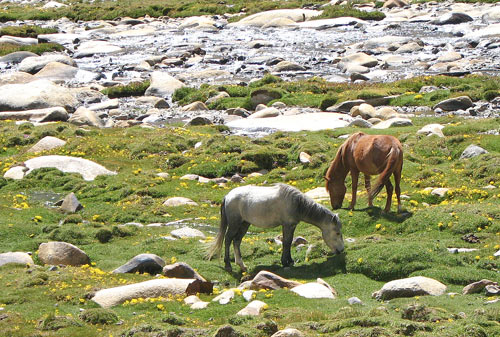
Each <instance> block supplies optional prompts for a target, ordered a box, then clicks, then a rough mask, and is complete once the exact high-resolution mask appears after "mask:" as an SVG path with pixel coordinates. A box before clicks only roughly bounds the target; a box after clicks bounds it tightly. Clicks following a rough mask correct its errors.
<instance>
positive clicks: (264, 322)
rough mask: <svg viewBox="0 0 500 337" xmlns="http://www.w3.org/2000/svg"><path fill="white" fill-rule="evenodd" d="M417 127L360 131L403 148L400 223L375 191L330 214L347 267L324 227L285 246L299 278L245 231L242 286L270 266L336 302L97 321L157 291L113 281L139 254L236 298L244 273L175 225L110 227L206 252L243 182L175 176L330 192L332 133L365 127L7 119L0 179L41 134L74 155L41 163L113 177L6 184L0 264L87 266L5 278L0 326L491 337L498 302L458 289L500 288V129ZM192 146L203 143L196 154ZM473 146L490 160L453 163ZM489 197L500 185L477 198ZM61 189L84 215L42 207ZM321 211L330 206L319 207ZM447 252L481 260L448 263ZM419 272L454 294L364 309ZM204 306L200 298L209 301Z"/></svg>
mask: <svg viewBox="0 0 500 337" xmlns="http://www.w3.org/2000/svg"><path fill="white" fill-rule="evenodd" d="M413 121H414V124H415V125H414V126H412V127H402V128H394V129H389V130H384V131H380V130H379V131H377V130H366V132H368V133H375V132H384V133H387V134H392V135H395V136H396V137H398V138H399V139H400V140H401V142H402V144H403V147H404V151H405V162H404V168H403V180H402V193H403V194H404V195H405V196H406V197H405V198H404V200H403V208H404V212H403V213H401V214H396V213H395V212H394V211H395V206H394V205H393V208H392V211H393V212H391V213H390V214H382V213H381V208H380V207H382V206H383V204H385V195H384V193H381V195H380V196H379V197H378V198H377V200H376V201H375V205H376V207H374V208H367V199H366V192H365V191H364V189H363V188H359V192H358V203H357V206H356V209H355V210H354V211H349V210H347V209H346V208H343V209H340V210H339V211H338V213H339V216H340V219H341V221H342V222H343V225H344V227H343V233H344V238H345V239H347V238H349V240H348V241H346V254H345V256H330V255H329V254H328V253H327V250H328V249H327V247H326V245H325V243H324V242H323V241H322V239H321V233H320V231H319V230H318V229H317V228H315V227H314V226H311V225H308V224H305V223H302V224H300V225H299V226H298V228H297V231H296V233H295V235H296V236H298V235H301V236H303V237H305V238H306V239H307V240H308V241H309V243H310V244H314V245H315V246H316V248H315V249H312V250H311V252H310V253H308V254H307V255H306V250H305V249H302V250H297V249H296V248H292V256H293V258H294V259H295V261H296V262H295V266H294V267H292V268H282V267H281V265H280V254H281V247H280V246H278V245H277V244H275V243H271V241H270V240H268V239H271V238H274V237H276V236H277V235H279V234H280V230H279V229H278V228H276V229H272V230H262V229H258V228H255V227H250V230H249V233H248V234H247V235H246V236H245V238H244V241H243V243H242V246H241V247H242V254H243V260H244V261H245V263H246V264H247V266H248V267H249V274H250V275H254V274H256V273H257V272H258V271H260V270H269V271H272V272H274V273H277V274H279V275H281V276H283V277H286V278H291V279H295V280H299V281H302V282H307V281H314V280H316V278H317V277H321V278H323V279H324V280H326V281H327V282H328V283H329V284H331V285H332V286H333V287H334V288H335V289H336V290H337V291H338V293H339V297H338V299H335V300H310V299H304V298H300V297H298V296H297V295H295V294H293V293H291V292H290V291H287V290H279V291H267V292H259V293H258V295H257V299H259V300H262V301H265V302H266V303H267V304H268V305H269V308H268V309H267V310H266V311H265V312H264V314H263V315H262V316H261V317H257V318H241V317H238V316H235V314H236V312H238V311H239V310H240V309H241V308H243V307H244V306H245V305H246V304H245V301H244V300H243V298H242V297H241V296H237V297H236V299H235V300H233V301H232V302H231V303H230V304H228V305H225V306H222V305H219V304H210V305H209V306H208V308H207V309H205V310H200V311H193V310H191V309H189V307H188V306H186V305H183V304H182V298H170V299H165V301H160V299H149V300H147V299H138V300H137V301H132V302H130V303H128V304H126V305H122V306H117V307H114V308H112V309H110V310H107V311H102V310H98V309H97V307H98V306H97V305H96V304H95V303H93V302H92V301H91V300H89V297H90V294H91V293H92V292H93V291H96V290H98V289H103V288H108V287H113V286H118V285H123V284H130V283H136V282H140V281H145V280H149V279H152V278H153V276H151V275H147V274H146V275H139V274H130V275H129V274H127V275H123V274H121V275H118V274H111V273H110V271H111V270H113V269H115V268H117V267H119V266H120V265H122V264H124V263H125V262H126V261H128V260H129V259H130V258H132V257H133V256H135V255H137V254H140V253H153V254H157V255H159V256H160V257H162V258H163V259H164V260H166V261H167V263H171V262H175V261H182V262H186V263H188V264H190V265H191V266H192V267H193V268H195V269H196V270H198V272H199V273H200V274H202V275H203V276H204V277H206V278H207V279H210V280H212V281H216V292H219V291H222V290H223V289H225V288H231V287H235V286H237V285H238V284H239V283H240V279H241V278H242V277H248V275H242V274H241V273H240V272H239V269H238V268H237V267H236V266H234V272H233V273H232V274H230V273H227V272H225V271H224V269H223V261H222V260H213V261H206V260H204V258H203V257H204V250H203V245H204V244H203V243H202V242H199V241H198V239H190V240H177V241H168V240H165V239H163V237H165V236H168V235H169V233H170V231H171V230H172V229H173V227H172V226H163V227H143V228H137V227H134V226H125V227H120V226H118V225H120V224H124V223H127V222H140V223H142V224H149V223H157V222H161V223H166V222H172V221H177V220H182V219H187V220H186V221H185V224H186V225H188V226H192V227H194V228H198V229H201V230H202V231H204V232H205V233H206V234H207V235H208V236H209V238H208V239H207V240H206V241H210V239H211V237H213V236H215V234H216V232H217V228H218V224H219V210H220V202H221V200H222V198H223V196H224V195H225V194H226V193H227V192H228V191H229V190H230V189H232V188H234V187H236V186H239V185H240V184H237V183H231V182H230V183H228V184H226V185H225V186H219V185H216V184H213V183H207V184H202V183H199V182H196V181H188V180H181V179H180V177H181V176H183V175H184V174H188V173H193V174H199V175H202V176H205V177H209V178H212V177H220V176H226V177H229V176H231V175H232V174H234V173H240V174H242V175H246V174H248V173H251V172H257V171H260V170H267V171H268V173H266V174H264V175H263V176H260V177H254V178H246V179H245V182H244V183H243V184H271V183H274V182H284V183H288V184H291V185H294V186H296V187H297V188H299V189H300V190H302V191H307V190H309V189H312V188H316V187H318V186H323V185H324V181H323V175H324V173H325V170H326V169H327V167H328V164H329V162H330V160H331V159H332V158H333V157H334V155H335V153H336V150H337V149H338V147H339V145H340V144H342V142H343V140H342V139H339V138H338V136H340V135H344V134H348V133H352V132H356V131H359V129H355V128H347V129H336V130H326V131H321V132H298V133H284V132H278V133H275V134H273V135H270V136H267V137H264V138H259V139H248V138H244V137H239V136H233V135H230V134H228V133H227V128H225V127H222V126H203V127H201V126H200V127H187V128H184V127H181V126H175V125H174V126H169V127H166V128H160V129H145V128H141V127H132V128H128V129H94V128H80V127H77V126H74V125H70V124H67V123H54V124H49V125H45V126H38V127H35V126H33V125H32V124H30V123H26V124H22V125H16V124H15V123H14V122H13V121H2V122H0V129H1V131H2V132H1V136H0V144H1V147H0V162H1V163H0V171H2V172H5V171H6V170H7V169H8V168H9V167H11V166H13V165H15V164H16V163H21V162H23V161H24V160H27V159H28V158H31V157H34V156H35V155H33V154H28V153H27V152H26V151H27V149H29V148H30V147H31V146H32V145H33V144H34V143H36V142H37V141H38V140H39V139H41V138H42V137H44V136H48V135H50V136H55V137H58V138H61V139H64V140H66V141H67V144H66V145H65V146H64V147H62V148H59V149H55V150H51V151H49V152H46V153H42V154H44V155H45V154H59V155H68V156H77V157H82V158H86V159H90V160H93V161H95V162H97V163H99V164H101V165H104V166H105V167H106V168H108V169H110V170H114V171H117V172H118V174H117V175H115V176H100V177H98V178H96V179H95V180H94V181H84V180H83V179H82V178H81V176H80V175H78V174H64V173H61V172H59V171H58V170H55V169H40V170H36V171H34V172H32V173H31V174H29V175H28V176H26V177H25V178H24V179H23V180H18V181H14V180H6V179H4V178H0V191H1V193H0V237H1V238H2V240H0V252H9V251H29V252H33V258H34V260H35V263H39V260H38V259H37V254H36V252H37V249H38V246H39V244H40V243H43V242H47V241H66V242H70V243H73V244H75V245H77V246H78V247H80V248H81V249H83V250H84V251H85V252H86V253H87V254H88V255H89V256H90V258H91V261H92V264H91V265H86V266H83V267H62V268H59V269H58V270H57V271H49V270H48V266H23V265H4V266H2V267H0V287H1V289H2V292H1V293H0V308H3V310H1V311H0V330H1V331H3V335H4V336H68V335H71V336H181V335H182V336H206V335H212V334H214V333H215V331H216V330H217V328H218V327H220V326H222V325H226V324H231V325H232V326H233V327H235V329H236V330H237V331H238V332H240V333H241V336H266V335H270V334H271V333H270V331H272V328H273V327H278V328H284V327H287V326H290V327H295V328H298V329H300V330H301V331H303V332H304V333H305V334H306V335H309V336H316V335H322V336H394V335H407V336H437V335H439V336H495V335H498V333H499V331H500V309H499V305H498V303H497V304H485V302H486V301H488V300H494V299H495V298H496V297H492V298H487V297H486V296H484V295H483V294H476V295H467V296H462V295H461V291H462V288H463V286H464V285H466V284H468V283H470V282H473V281H477V280H480V279H483V278H487V279H491V280H497V281H498V280H499V277H498V275H499V274H498V258H495V257H494V256H493V254H494V253H495V252H496V251H497V250H498V249H500V246H499V244H500V213H499V212H498V209H499V205H500V202H499V197H500V192H499V190H498V186H499V182H500V169H499V167H500V142H499V141H498V136H495V135H491V134H488V131H490V130H498V129H499V128H500V120H499V119H461V118H458V117H449V116H444V117H433V118H430V117H427V118H424V117H421V118H414V119H413ZM429 123H441V124H443V125H445V128H444V129H443V132H444V134H445V138H437V137H425V136H419V135H417V134H416V131H417V130H418V129H419V128H420V127H422V126H423V125H426V124H429ZM198 142H201V144H202V145H201V146H199V147H195V146H194V145H195V144H196V143H198ZM469 144H477V145H480V146H482V147H483V148H485V149H486V150H488V151H489V153H488V154H485V155H481V156H479V157H476V158H472V159H467V160H460V159H459V157H460V154H461V152H462V151H463V150H464V149H465V148H466V147H467V146H468V145H469ZM301 151H304V152H307V153H309V154H311V155H312V158H313V161H312V163H310V164H308V165H304V164H301V163H300V161H299V160H298V157H299V153H300V152H301ZM38 155H41V154H38ZM159 172H167V173H169V174H170V178H160V177H159V176H157V173H159ZM347 184H348V185H349V184H350V181H349V178H348V180H347ZM487 185H493V186H495V187H496V188H495V189H485V188H484V187H485V186H487ZM426 187H447V188H450V191H449V193H448V194H447V195H446V197H444V198H442V199H440V198H437V197H435V196H433V195H431V194H430V193H428V192H427V191H425V188H426ZM348 188H349V186H348ZM348 191H349V189H348ZM70 192H74V193H75V194H76V195H77V197H78V199H79V200H80V202H81V203H82V204H83V205H84V207H85V208H84V209H83V210H81V211H79V212H78V213H76V214H64V213H62V212H60V211H59V210H58V209H57V208H54V207H49V206H47V205H46V201H47V200H48V199H49V198H51V197H52V198H55V199H59V198H62V197H64V196H65V195H66V194H68V193H70ZM173 196H184V197H188V198H191V199H193V200H194V201H196V202H198V204H199V205H198V206H183V207H166V206H163V205H162V203H163V202H164V201H165V200H166V199H167V198H169V197H173ZM349 197H350V195H349V194H348V196H347V198H346V200H344V207H347V205H348V202H349ZM325 205H326V206H327V207H330V206H329V203H328V202H325ZM467 234H474V235H475V236H476V237H477V238H479V241H480V242H479V243H468V242H466V241H464V240H463V239H462V237H463V236H464V235H467ZM351 239H353V240H351ZM449 247H460V248H462V247H463V248H477V249H478V250H477V251H475V252H471V253H460V254H451V253H449V252H448V251H447V248H449ZM415 275H423V276H428V277H432V278H435V279H437V280H439V281H441V282H443V283H445V284H446V285H447V286H448V291H449V292H450V293H456V294H455V295H443V296H440V297H425V296H422V297H415V298H405V299H394V300H391V301H389V302H379V301H376V300H374V299H372V298H371V293H372V292H374V291H376V290H378V289H380V287H381V286H382V285H383V284H384V282H385V281H389V280H393V279H397V278H402V277H408V276H415ZM352 296H357V297H359V298H360V299H361V300H362V301H363V303H364V305H363V306H350V305H349V304H348V303H347V299H348V298H350V297H352ZM212 297H213V295H201V298H202V299H204V300H210V299H211V298H212ZM80 309H85V310H86V311H85V314H81V312H80V311H81V310H80ZM90 309H91V310H90Z"/></svg>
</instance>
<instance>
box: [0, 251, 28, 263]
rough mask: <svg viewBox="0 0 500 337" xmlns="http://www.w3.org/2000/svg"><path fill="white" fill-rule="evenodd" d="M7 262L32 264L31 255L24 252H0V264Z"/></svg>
mask: <svg viewBox="0 0 500 337" xmlns="http://www.w3.org/2000/svg"><path fill="white" fill-rule="evenodd" d="M9 263H16V264H24V265H26V264H29V265H34V264H35V263H34V262H33V259H32V258H31V255H29V254H28V253H24V252H8V253H2V254H0V266H3V265H5V264H9Z"/></svg>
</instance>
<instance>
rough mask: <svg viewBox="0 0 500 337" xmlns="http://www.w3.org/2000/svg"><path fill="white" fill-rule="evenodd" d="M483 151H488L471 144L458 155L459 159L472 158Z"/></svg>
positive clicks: (483, 152)
mask: <svg viewBox="0 0 500 337" xmlns="http://www.w3.org/2000/svg"><path fill="white" fill-rule="evenodd" d="M485 153H488V151H486V150H485V149H483V148H482V147H480V146H477V145H474V144H471V145H469V146H467V148H466V149H465V150H464V151H463V152H462V154H461V155H460V159H467V158H472V157H476V156H479V155H481V154H485Z"/></svg>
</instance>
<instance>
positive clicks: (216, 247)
mask: <svg viewBox="0 0 500 337" xmlns="http://www.w3.org/2000/svg"><path fill="white" fill-rule="evenodd" d="M225 206H226V198H224V199H222V205H221V206H220V227H219V233H217V237H216V238H215V241H214V242H213V243H212V244H211V245H210V246H208V248H207V255H206V259H207V260H210V259H212V257H213V256H214V255H217V257H219V256H220V251H221V249H222V244H223V243H224V237H225V236H226V231H227V218H226V207H225Z"/></svg>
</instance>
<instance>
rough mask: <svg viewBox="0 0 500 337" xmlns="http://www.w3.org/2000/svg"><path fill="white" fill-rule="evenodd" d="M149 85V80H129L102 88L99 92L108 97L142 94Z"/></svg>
mask: <svg viewBox="0 0 500 337" xmlns="http://www.w3.org/2000/svg"><path fill="white" fill-rule="evenodd" d="M149 85H150V81H144V82H131V83H129V84H127V85H119V86H115V87H110V88H106V89H103V90H102V91H101V92H102V93H103V94H104V95H107V96H108V97H109V98H118V97H130V96H142V95H144V93H145V92H146V90H147V89H148V87H149Z"/></svg>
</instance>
